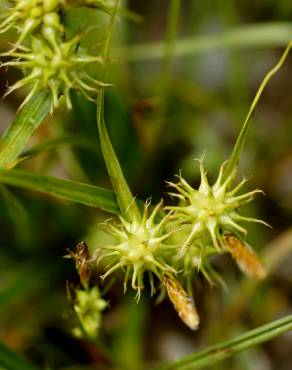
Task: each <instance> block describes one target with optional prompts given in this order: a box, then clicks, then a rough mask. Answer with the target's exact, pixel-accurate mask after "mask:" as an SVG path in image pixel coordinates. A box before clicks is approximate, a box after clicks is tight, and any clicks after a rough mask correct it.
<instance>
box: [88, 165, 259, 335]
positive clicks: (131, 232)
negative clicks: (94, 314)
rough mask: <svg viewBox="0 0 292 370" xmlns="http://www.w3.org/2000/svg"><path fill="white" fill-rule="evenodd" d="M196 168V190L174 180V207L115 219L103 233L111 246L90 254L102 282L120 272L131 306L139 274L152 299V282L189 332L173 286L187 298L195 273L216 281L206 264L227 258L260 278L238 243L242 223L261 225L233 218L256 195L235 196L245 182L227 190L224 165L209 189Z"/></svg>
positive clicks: (191, 313) (192, 321)
mask: <svg viewBox="0 0 292 370" xmlns="http://www.w3.org/2000/svg"><path fill="white" fill-rule="evenodd" d="M199 163H200V170H201V183H200V186H199V188H198V189H197V190H196V189H194V188H193V187H192V186H191V185H190V184H189V183H188V182H187V181H186V180H185V179H184V178H183V177H182V176H181V175H180V176H179V177H178V178H179V182H178V183H176V184H175V183H171V182H170V183H168V185H169V186H171V187H173V188H174V189H175V191H174V192H171V193H170V195H171V196H173V197H176V198H178V199H179V204H178V205H177V206H166V207H164V212H162V209H161V206H162V204H161V203H159V204H158V205H157V206H156V207H155V208H154V210H153V211H152V213H151V214H150V216H148V213H149V208H150V202H146V204H145V205H144V212H143V215H142V217H141V219H137V217H133V219H132V220H131V221H128V220H127V221H126V220H125V219H124V218H123V217H120V218H119V221H120V222H119V225H118V226H117V225H115V226H114V225H112V224H111V223H110V222H107V223H106V227H107V230H108V232H109V233H110V234H111V235H113V236H114V237H115V239H116V243H115V244H113V245H107V246H100V247H99V248H97V249H96V251H95V253H94V256H95V257H94V259H95V260H96V261H97V263H98V264H99V263H100V262H101V261H102V262H103V267H102V268H103V269H104V270H105V273H104V275H102V276H101V277H102V279H105V278H106V277H107V276H109V275H110V274H112V273H113V272H115V271H116V270H121V271H123V273H124V274H125V277H124V290H126V289H127V285H128V282H129V281H131V286H132V288H133V289H135V290H136V291H137V295H136V298H137V300H139V298H140V295H141V290H142V289H143V287H144V283H143V277H144V273H147V274H148V276H149V281H150V287H151V293H152V294H154V292H155V285H154V284H155V283H154V277H156V279H157V280H158V281H159V282H160V288H162V290H163V289H164V290H166V291H167V293H168V295H169V297H170V300H171V301H172V303H173V304H174V307H175V308H176V309H177V311H178V313H179V316H180V317H181V318H182V320H183V321H184V322H185V323H186V324H187V325H188V326H189V327H190V328H191V329H196V328H197V327H198V323H199V317H198V315H197V311H196V309H195V306H194V304H193V301H192V299H191V298H190V297H189V296H188V295H187V293H186V292H185V290H184V288H183V287H182V286H181V285H180V283H179V281H178V280H181V281H182V282H183V283H182V284H183V285H187V288H188V293H189V294H190V295H191V294H192V293H191V281H192V278H193V276H194V273H197V272H198V271H202V274H203V276H205V277H206V278H207V279H208V280H209V281H210V282H213V281H220V280H221V278H220V276H219V275H218V274H217V273H216V271H214V270H213V268H212V266H211V264H210V262H209V260H208V257H209V256H210V255H213V254H217V253H229V254H231V256H232V257H233V258H234V259H235V261H236V262H237V264H238V266H239V268H240V269H241V270H242V271H243V272H244V273H246V274H248V275H249V276H252V277H255V278H263V277H264V275H265V269H264V267H263V265H262V263H261V262H260V260H259V259H258V257H257V255H256V254H255V252H254V251H253V250H252V249H251V247H250V246H248V245H247V244H246V243H245V242H244V238H245V236H246V233H247V232H246V230H245V229H244V227H243V226H242V225H241V223H242V222H260V223H264V222H263V221H261V220H257V219H253V218H247V217H243V216H241V215H240V214H239V212H238V209H239V207H241V206H242V205H244V204H246V203H248V202H250V201H251V200H252V199H253V198H254V196H255V195H256V194H257V193H259V192H260V191H259V190H254V191H251V192H248V193H245V194H241V195H238V192H239V190H240V188H241V187H242V186H243V184H244V183H245V180H243V181H242V182H240V183H239V184H238V185H237V186H236V187H234V188H232V189H231V184H232V182H233V180H234V177H235V171H233V173H231V175H229V176H227V178H226V179H224V165H222V166H221V168H220V171H219V176H218V178H217V181H216V182H215V183H214V185H209V183H208V180H207V177H206V172H205V169H204V164H203V159H201V160H199ZM264 224H265V223H264ZM180 277H181V279H180ZM187 282H188V283H189V284H187Z"/></svg>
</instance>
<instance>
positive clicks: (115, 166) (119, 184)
mask: <svg viewBox="0 0 292 370" xmlns="http://www.w3.org/2000/svg"><path fill="white" fill-rule="evenodd" d="M120 2H121V0H116V2H115V9H114V11H113V12H112V16H111V20H110V22H109V25H108V30H107V33H106V34H107V37H106V39H105V43H104V48H103V59H104V60H105V63H104V65H103V69H102V75H101V81H102V82H105V73H106V67H107V61H108V59H109V47H110V43H111V39H112V34H113V30H114V25H115V21H116V17H117V10H118V8H119V6H120ZM97 98H98V99H97V109H96V120H97V127H98V132H99V137H100V143H101V148H102V153H103V156H104V160H105V163H106V167H107V170H108V173H109V176H110V178H111V182H112V185H113V188H114V191H115V193H116V195H117V201H118V204H119V207H120V210H121V213H122V214H123V215H124V217H125V218H129V220H130V221H131V220H133V219H134V218H135V219H136V220H139V219H140V218H141V215H140V212H139V209H138V207H137V205H136V202H135V199H134V197H133V195H132V193H131V190H130V188H129V186H128V184H127V181H126V179H125V177H124V174H123V171H122V168H121V166H120V163H119V160H118V158H117V156H116V153H115V151H114V148H113V146H112V143H111V141H110V138H109V135H108V132H107V128H106V124H105V121H104V87H101V89H100V91H99V93H98V96H97Z"/></svg>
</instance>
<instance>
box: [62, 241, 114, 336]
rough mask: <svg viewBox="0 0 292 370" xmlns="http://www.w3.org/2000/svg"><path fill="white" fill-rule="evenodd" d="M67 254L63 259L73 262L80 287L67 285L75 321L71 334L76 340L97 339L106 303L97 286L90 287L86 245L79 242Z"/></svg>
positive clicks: (89, 266) (89, 262)
mask: <svg viewBox="0 0 292 370" xmlns="http://www.w3.org/2000/svg"><path fill="white" fill-rule="evenodd" d="M68 253H69V254H68V255H66V256H65V257H66V258H72V259H73V260H74V261H75V266H76V269H77V271H78V274H79V278H80V283H81V287H79V286H77V287H76V288H74V287H73V286H70V284H69V283H68V284H67V293H68V298H69V301H70V302H71V307H72V311H73V313H74V316H75V321H76V326H75V327H74V328H73V330H72V332H73V334H74V335H75V336H76V337H78V338H84V337H85V338H88V339H91V340H94V339H96V338H97V337H98V334H99V328H100V324H101V316H102V311H104V310H105V309H106V307H107V302H106V301H105V300H104V299H103V298H102V297H101V294H100V291H99V288H98V287H97V285H94V286H90V278H91V275H92V268H91V267H92V266H91V260H90V258H89V250H88V246H87V244H86V243H85V242H80V243H78V244H77V246H76V252H72V251H71V250H68Z"/></svg>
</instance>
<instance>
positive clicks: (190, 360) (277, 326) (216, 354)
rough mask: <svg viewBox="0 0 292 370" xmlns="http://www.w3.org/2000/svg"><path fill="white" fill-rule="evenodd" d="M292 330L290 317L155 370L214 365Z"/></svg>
mask: <svg viewBox="0 0 292 370" xmlns="http://www.w3.org/2000/svg"><path fill="white" fill-rule="evenodd" d="M290 330H292V315H289V316H286V317H284V318H282V319H279V320H275V321H273V322H271V323H269V324H266V325H263V326H260V327H259V328H256V329H254V330H250V331H248V332H247V333H245V334H243V335H240V336H238V337H236V338H234V339H231V340H227V341H225V342H222V343H219V344H216V345H214V346H211V347H209V348H207V349H205V350H203V351H200V352H197V353H194V354H191V355H190V356H187V357H185V358H183V359H181V360H179V361H177V362H174V363H172V364H168V365H164V366H162V367H160V368H159V369H157V370H174V369H175V370H194V369H202V368H205V367H207V366H211V365H214V364H216V363H217V362H219V361H222V360H224V359H225V358H227V357H230V356H232V355H234V354H236V353H237V352H240V351H244V350H246V349H248V348H251V347H255V346H257V345H259V344H261V343H263V342H266V341H268V340H270V339H272V338H275V337H278V336H279V335H281V334H283V333H286V332H288V331H290Z"/></svg>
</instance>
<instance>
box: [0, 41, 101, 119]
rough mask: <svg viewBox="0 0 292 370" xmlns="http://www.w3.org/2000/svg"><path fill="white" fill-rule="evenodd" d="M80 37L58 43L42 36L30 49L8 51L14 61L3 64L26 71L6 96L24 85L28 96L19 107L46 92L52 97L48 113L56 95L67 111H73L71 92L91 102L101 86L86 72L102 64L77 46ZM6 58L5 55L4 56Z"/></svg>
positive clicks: (56, 103)
mask: <svg viewBox="0 0 292 370" xmlns="http://www.w3.org/2000/svg"><path fill="white" fill-rule="evenodd" d="M79 42H80V36H79V35H77V36H75V37H74V38H72V39H71V40H68V41H61V40H59V43H57V42H55V41H54V39H51V42H48V41H47V40H45V39H44V38H43V37H33V38H32V42H31V47H21V48H20V50H19V51H12V52H9V53H8V55H9V56H12V57H14V58H15V59H14V60H12V61H9V62H6V63H3V64H2V67H3V66H13V67H17V68H21V69H25V70H26V71H27V75H26V76H25V77H24V78H22V79H21V80H19V81H18V82H16V83H15V84H14V85H13V86H12V87H10V88H9V89H8V91H7V92H6V94H5V96H6V95H8V94H10V93H11V92H13V91H15V90H17V89H20V88H22V87H24V86H30V87H31V90H30V93H29V94H28V95H27V97H26V98H25V100H24V102H23V103H22V105H21V107H22V106H23V105H24V104H26V103H27V102H28V101H29V100H30V99H31V97H32V96H33V95H34V93H35V92H36V91H39V90H45V91H48V93H49V94H50V95H51V112H52V111H53V109H54V108H57V107H58V105H59V103H58V101H59V96H60V95H63V96H64V97H65V101H66V105H67V108H68V109H71V108H72V103H71V98H70V92H71V91H72V90H77V91H79V92H81V93H82V94H83V95H84V96H85V97H86V98H87V99H90V100H93V99H94V96H95V95H96V91H97V89H98V88H99V86H100V85H101V83H100V82H99V81H98V80H95V79H93V78H92V77H91V76H90V74H89V73H88V66H89V65H91V64H92V63H102V58H101V57H99V56H91V55H88V54H86V53H83V51H82V50H81V48H80V47H79ZM4 55H5V54H4Z"/></svg>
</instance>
